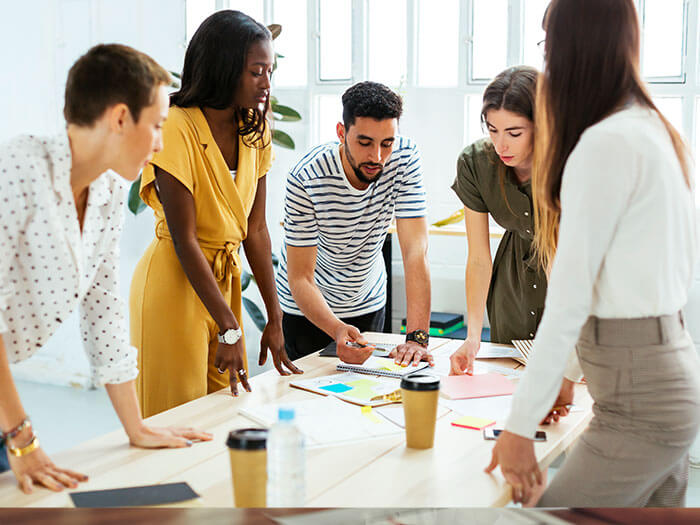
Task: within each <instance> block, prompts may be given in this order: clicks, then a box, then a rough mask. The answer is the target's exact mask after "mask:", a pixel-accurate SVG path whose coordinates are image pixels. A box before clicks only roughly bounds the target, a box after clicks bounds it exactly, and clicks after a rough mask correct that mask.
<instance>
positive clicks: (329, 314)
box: [277, 82, 432, 364]
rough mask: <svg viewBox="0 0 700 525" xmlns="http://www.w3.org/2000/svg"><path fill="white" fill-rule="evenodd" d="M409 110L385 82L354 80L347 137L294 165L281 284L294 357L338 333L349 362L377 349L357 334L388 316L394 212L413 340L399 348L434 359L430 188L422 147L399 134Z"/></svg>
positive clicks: (346, 101) (402, 355)
mask: <svg viewBox="0 0 700 525" xmlns="http://www.w3.org/2000/svg"><path fill="white" fill-rule="evenodd" d="M401 111H402V102H401V98H399V96H398V95H397V94H396V93H394V92H393V91H391V90H390V89H389V88H387V87H386V86H384V85H382V84H378V83H375V82H360V83H358V84H355V85H354V86H352V87H350V88H349V89H348V90H347V91H346V92H345V93H344V94H343V122H342V123H341V122H339V123H338V124H337V128H336V131H337V134H338V139H339V141H340V142H339V143H338V142H330V143H327V144H322V145H320V146H317V147H315V148H313V149H312V150H311V151H310V152H309V153H307V154H306V155H305V156H304V157H303V158H302V159H301V160H300V161H299V163H298V164H297V165H296V166H295V167H294V168H293V169H292V170H291V172H290V173H289V176H288V178H287V189H286V197H285V214H284V231H285V242H284V246H283V249H282V260H281V263H280V271H279V273H278V275H277V290H278V293H279V296H280V304H281V306H282V311H283V320H282V327H283V330H284V338H285V345H286V350H287V354H288V355H289V357H290V358H291V359H297V358H299V357H303V356H305V355H308V354H310V353H312V352H314V351H317V350H319V349H321V348H323V347H325V346H326V345H328V344H329V343H330V342H331V341H333V340H335V342H336V345H337V353H338V357H339V358H340V359H342V360H343V361H346V362H349V363H362V362H364V361H365V360H366V359H367V358H368V357H369V356H370V355H371V352H372V350H371V349H368V348H358V347H357V346H358V345H354V343H359V344H364V343H365V342H366V341H365V340H364V339H363V338H362V336H361V335H360V333H361V332H363V331H370V330H371V331H380V330H381V328H382V326H383V324H384V316H385V312H384V307H385V304H386V271H385V268H384V261H383V258H382V246H383V243H384V239H385V238H386V234H387V230H388V229H389V226H390V224H391V221H392V218H393V217H394V216H395V217H396V226H397V233H398V236H399V244H400V246H401V254H402V257H403V264H404V270H405V276H406V299H407V304H408V312H407V341H406V343H405V344H402V345H400V346H399V347H397V349H396V350H395V351H394V354H393V355H394V356H395V359H396V362H399V363H404V364H409V363H411V362H414V363H415V364H417V363H418V361H420V360H421V359H426V360H428V361H430V362H431V363H432V356H431V355H430V354H429V353H428V350H427V343H428V334H427V331H428V329H429V323H430V273H429V270H428V260H427V249H428V228H427V221H426V217H425V215H426V203H425V189H424V187H423V175H422V172H421V163H420V154H419V152H418V149H417V148H416V146H415V144H413V142H411V140H409V139H407V138H405V137H401V136H399V135H398V134H397V131H398V122H399V117H400V116H401Z"/></svg>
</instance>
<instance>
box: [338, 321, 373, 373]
mask: <svg viewBox="0 0 700 525" xmlns="http://www.w3.org/2000/svg"><path fill="white" fill-rule="evenodd" d="M333 335H334V339H335V346H336V354H337V355H338V358H339V359H340V360H341V361H343V362H344V363H349V364H351V365H361V364H362V363H364V362H365V361H367V359H369V356H371V355H372V352H374V347H373V346H367V347H362V348H357V347H354V346H348V343H357V344H360V345H366V344H367V340H366V339H365V338H364V337H362V334H361V333H360V331H359V330H358V329H357V328H355V327H354V326H351V325H349V324H345V323H341V324H340V325H338V328H336V330H335V333H334V334H333Z"/></svg>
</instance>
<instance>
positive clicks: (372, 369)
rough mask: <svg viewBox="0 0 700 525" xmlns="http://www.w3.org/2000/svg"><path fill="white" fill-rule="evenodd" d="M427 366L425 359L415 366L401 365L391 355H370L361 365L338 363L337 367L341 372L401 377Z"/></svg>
mask: <svg viewBox="0 0 700 525" xmlns="http://www.w3.org/2000/svg"><path fill="white" fill-rule="evenodd" d="M428 366H429V365H428V362H427V361H421V362H420V363H418V365H417V366H413V364H409V365H408V366H401V365H397V364H396V363H394V359H393V358H391V357H376V356H370V358H369V359H367V361H365V362H364V363H362V364H361V365H351V364H348V363H340V364H339V365H338V367H337V369H338V370H340V371H342V372H355V373H357V374H369V375H373V376H386V377H396V378H401V377H405V376H407V375H411V374H414V373H416V372H418V371H419V370H423V369H424V368H427V367H428Z"/></svg>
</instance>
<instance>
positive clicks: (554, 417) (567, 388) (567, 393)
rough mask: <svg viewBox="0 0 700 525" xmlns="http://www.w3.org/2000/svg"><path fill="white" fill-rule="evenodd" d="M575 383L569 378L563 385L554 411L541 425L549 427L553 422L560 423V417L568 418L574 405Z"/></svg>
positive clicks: (553, 406) (551, 411)
mask: <svg viewBox="0 0 700 525" xmlns="http://www.w3.org/2000/svg"><path fill="white" fill-rule="evenodd" d="M575 384H576V383H574V382H573V381H570V380H569V379H567V378H564V380H563V381H562V383H561V389H560V390H559V396H558V397H557V399H556V400H555V401H554V405H552V409H551V410H550V411H549V414H547V415H546V416H545V418H544V419H543V420H542V422H541V423H540V424H541V425H549V424H550V423H551V422H552V421H554V422H555V423H556V422H558V421H559V418H560V417H564V416H568V415H569V410H571V405H573V404H574V385H575Z"/></svg>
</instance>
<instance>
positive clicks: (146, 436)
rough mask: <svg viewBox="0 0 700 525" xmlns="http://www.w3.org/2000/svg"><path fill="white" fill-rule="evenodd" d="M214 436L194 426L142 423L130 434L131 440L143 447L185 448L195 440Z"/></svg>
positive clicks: (136, 445) (204, 439)
mask: <svg viewBox="0 0 700 525" xmlns="http://www.w3.org/2000/svg"><path fill="white" fill-rule="evenodd" d="M213 437H214V436H213V435H212V434H210V433H209V432H202V431H200V430H195V429H194V428H182V427H149V426H147V425H141V426H140V427H138V429H136V430H135V431H134V432H132V433H131V434H129V442H130V443H131V444H132V445H134V446H135V447H141V448H184V447H191V446H192V443H193V441H211V440H212V439H213Z"/></svg>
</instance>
